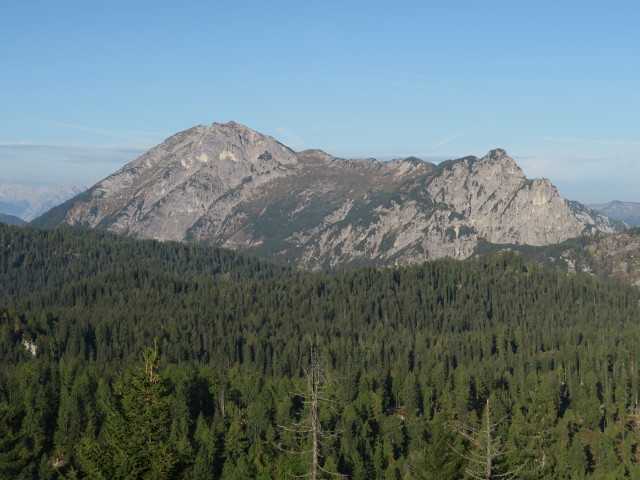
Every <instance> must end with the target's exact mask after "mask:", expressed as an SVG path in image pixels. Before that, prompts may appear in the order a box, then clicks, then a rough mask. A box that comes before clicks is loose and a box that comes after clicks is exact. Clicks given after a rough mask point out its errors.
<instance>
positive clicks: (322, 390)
mask: <svg viewBox="0 0 640 480" xmlns="http://www.w3.org/2000/svg"><path fill="white" fill-rule="evenodd" d="M302 368H303V370H304V373H305V377H306V379H307V389H306V391H305V392H300V393H298V394H297V395H298V396H299V397H300V398H302V399H303V403H304V404H305V405H307V406H308V413H307V415H306V416H305V418H304V419H303V420H302V421H301V422H299V423H295V424H293V425H292V426H291V427H287V426H283V425H279V427H280V428H281V429H282V430H284V431H287V432H291V433H293V435H294V437H295V438H296V440H297V441H298V442H299V443H305V442H308V443H310V444H311V446H310V448H309V449H308V450H299V451H293V450H290V449H286V448H284V447H283V446H282V445H281V444H278V445H277V447H278V448H279V449H281V450H283V451H285V452H287V453H293V454H298V455H310V471H309V472H308V473H306V474H304V475H301V477H305V478H310V479H311V480H321V475H322V474H326V475H329V477H344V476H345V475H342V474H340V473H337V472H331V471H328V470H326V469H325V468H324V467H323V466H322V465H321V464H320V463H321V462H320V459H321V458H322V454H321V452H320V450H321V448H320V441H321V440H322V439H324V438H335V437H337V436H338V433H337V432H332V431H327V430H325V429H324V428H323V427H322V423H321V422H320V408H321V406H328V407H330V408H332V409H334V410H336V409H337V408H336V407H337V402H335V400H333V398H331V397H330V396H329V395H327V394H326V392H327V390H328V387H329V386H330V383H331V377H330V376H329V374H328V371H327V367H326V364H325V363H324V362H323V361H322V359H321V358H320V356H319V354H318V349H317V347H316V346H314V345H311V346H310V349H309V365H308V366H307V367H304V366H303V367H302Z"/></svg>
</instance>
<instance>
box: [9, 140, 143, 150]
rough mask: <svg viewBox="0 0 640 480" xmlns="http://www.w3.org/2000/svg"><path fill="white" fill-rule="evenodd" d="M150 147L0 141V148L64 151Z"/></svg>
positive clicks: (119, 144) (122, 144) (117, 144)
mask: <svg viewBox="0 0 640 480" xmlns="http://www.w3.org/2000/svg"><path fill="white" fill-rule="evenodd" d="M151 146H152V144H151V142H149V141H148V140H147V141H146V142H145V143H141V144H134V143H111V144H89V143H49V142H3V141H0V148H13V147H16V148H21V147H24V148H29V147H32V148H65V149H78V150H82V149H92V150H127V149H131V150H139V149H141V148H145V149H148V148H150V147H151Z"/></svg>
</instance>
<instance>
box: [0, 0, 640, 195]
mask: <svg viewBox="0 0 640 480" xmlns="http://www.w3.org/2000/svg"><path fill="white" fill-rule="evenodd" d="M1 11H2V15H1V16H2V18H3V19H4V20H5V21H4V22H3V28H2V29H0V40H1V41H2V44H3V45H6V46H8V47H9V48H7V49H6V51H5V52H4V53H5V55H4V57H5V58H4V61H3V70H4V71H5V72H8V74H5V75H3V76H1V77H0V92H2V93H1V94H0V105H1V106H2V108H0V165H1V167H2V168H1V169H0V172H1V173H0V183H1V182H9V183H20V184H28V185H51V184H61V183H78V184H85V185H87V184H92V183H94V182H96V181H98V180H100V179H102V178H104V177H105V176H107V175H109V174H110V173H112V172H114V171H116V170H117V169H118V168H120V167H121V166H123V165H124V164H126V163H128V162H130V161H132V160H134V159H135V158H136V157H137V156H139V155H140V154H142V153H143V152H144V151H146V150H147V149H148V148H150V147H152V146H154V145H156V144H158V143H160V142H161V141H162V140H163V139H165V138H166V137H168V136H170V135H172V134H174V133H176V132H178V131H181V130H184V129H186V128H190V127H192V126H194V125H197V124H204V125H209V124H211V123H213V122H226V121H229V120H234V121H237V122H239V123H242V124H244V125H247V126H248V127H250V128H252V129H254V130H257V131H259V132H261V133H265V134H267V135H271V136H273V137H274V138H276V139H278V140H279V141H281V142H282V143H284V144H286V145H288V146H290V147H291V148H293V149H294V150H298V151H300V150H304V149H307V148H319V149H322V150H324V151H326V152H327V153H330V154H332V155H335V156H340V157H347V158H354V157H355V158H358V157H374V158H378V159H381V160H387V159H390V158H397V157H406V156H416V157H419V158H422V159H423V160H426V161H432V162H438V161H441V160H444V159H450V158H459V157H462V156H466V155H476V156H482V155H484V154H486V153H487V152H488V151H489V150H491V149H493V148H497V147H500V148H504V149H506V150H507V152H508V153H509V154H510V155H511V156H512V157H513V158H514V159H515V160H516V161H517V162H518V164H519V165H520V166H521V167H522V168H523V170H524V172H525V174H526V175H527V176H528V177H529V178H535V177H547V178H550V179H551V180H552V182H553V183H554V184H555V185H556V186H557V187H558V189H559V192H560V194H561V195H563V196H564V197H566V198H569V199H573V200H579V201H581V202H583V203H598V202H606V201H610V200H614V199H617V200H624V201H640V193H639V192H638V189H637V178H639V177H640V155H639V154H638V152H639V151H640V136H639V135H640V133H639V132H640V129H639V128H638V127H639V126H640V113H639V112H640V94H639V89H638V86H637V85H638V81H637V80H638V77H639V76H640V75H639V74H640V56H638V55H637V52H636V49H637V45H638V44H640V31H638V29H637V28H636V25H635V23H636V19H637V18H638V14H639V13H640V6H638V5H637V4H635V3H633V2H613V3H608V4H606V5H605V4H600V3H596V2H577V1H569V2H562V4H557V3H555V2H554V3H552V2H549V1H543V2H537V3H535V4H526V5H524V4H522V5H521V4H514V3H512V2H483V3H481V4H478V3H476V2H469V1H463V2H458V3H456V4H452V5H442V4H434V5H430V4H421V3H417V2H401V3H399V4H398V3H395V4H393V5H391V4H389V3H382V2H366V3H365V2H350V3H349V4H348V5H344V4H342V3H338V2H331V1H330V2H323V3H322V4H317V5H307V4H300V3H294V2H278V3H277V4H265V3H262V2H249V3H248V4H243V5H242V6H239V5H237V4H236V5H233V4H211V3H206V2H196V3H194V4H189V7H188V8H187V7H182V8H178V7H177V5H175V4H173V3H169V2H153V3H152V2H135V3H134V4H132V3H129V2H121V1H115V2H109V3H106V4H99V5H98V4H92V5H88V4H82V3H76V2H70V3H55V4H52V3H48V2H36V5H35V6H34V5H33V4H20V3H19V2H9V3H8V4H7V5H4V6H3V7H2V9H1Z"/></svg>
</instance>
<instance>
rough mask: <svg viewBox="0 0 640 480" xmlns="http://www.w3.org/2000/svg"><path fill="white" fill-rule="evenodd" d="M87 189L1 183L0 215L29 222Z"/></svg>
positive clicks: (79, 186) (80, 186) (70, 186)
mask: <svg viewBox="0 0 640 480" xmlns="http://www.w3.org/2000/svg"><path fill="white" fill-rule="evenodd" d="M85 189H86V187H85V186H82V185H56V186H44V187H30V186H26V185H19V184H15V183H0V213H3V214H5V215H11V216H14V217H18V218H20V219H21V220H24V221H25V222H28V221H30V220H33V219H34V218H36V217H38V216H39V215H42V214H43V213H44V212H46V211H47V210H49V209H51V208H53V207H55V206H56V205H60V204H61V203H62V202H64V201H65V200H68V199H69V198H71V197H73V196H75V195H77V194H79V193H80V192H82V191H83V190H85ZM3 221H4V220H3ZM5 223H8V222H6V221H5Z"/></svg>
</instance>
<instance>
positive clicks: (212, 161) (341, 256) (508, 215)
mask: <svg viewBox="0 0 640 480" xmlns="http://www.w3.org/2000/svg"><path fill="white" fill-rule="evenodd" d="M59 223H66V224H71V225H85V226H89V227H97V228H105V229H108V230H112V231H115V232H120V233H123V234H126V235H131V236H135V237H140V238H155V239H160V240H186V241H194V242H199V243H208V244H214V245H220V246H225V247H229V248H235V249H242V250H247V251H251V252H255V253H258V254H261V255H264V256H267V257H271V258H278V259H282V260H285V261H290V262H293V263H297V264H299V265H301V266H304V267H306V268H322V267H335V266H345V265H358V264H363V263H376V264H383V265H391V264H408V263H415V262H421V261H425V260H429V259H434V258H438V257H443V256H451V257H454V258H466V257H468V256H470V255H472V254H473V252H474V251H475V249H476V247H477V245H478V240H479V238H484V239H485V240H487V241H489V242H492V243H500V244H514V243H516V244H517V243H520V244H530V245H548V244H551V243H557V242H561V241H563V240H566V239H567V238H570V237H575V236H577V235H579V234H580V233H582V232H584V231H589V230H593V229H597V230H601V231H604V232H611V231H614V230H615V229H616V228H617V227H618V225H616V224H615V223H614V222H611V221H609V220H608V219H607V218H606V217H604V216H602V215H599V214H597V213H596V212H594V211H592V210H590V209H588V208H587V207H584V206H582V205H580V204H576V203H575V202H567V201H565V200H564V199H563V198H561V197H560V196H559V195H558V193H557V191H556V189H555V187H554V186H553V185H552V184H551V183H550V182H549V180H546V179H536V180H528V179H526V178H525V176H524V174H523V173H522V170H520V168H519V167H518V166H517V165H516V163H515V162H514V161H513V160H512V159H511V158H509V157H508V156H507V154H506V152H505V151H504V150H499V149H498V150H493V151H491V152H489V153H488V154H487V155H486V156H485V157H483V158H481V159H478V158H476V157H466V158H463V159H459V160H452V161H448V162H444V163H442V164H439V165H434V164H431V163H428V162H423V161H421V160H419V159H417V158H408V159H398V160H393V161H390V162H378V161H376V160H373V159H361V160H344V159H339V158H335V157H332V156H331V155H328V154H326V153H324V152H321V151H319V150H308V151H304V152H299V153H296V152H294V151H292V150H291V149H289V148H287V147H285V146H284V145H282V144H281V143H279V142H278V141H276V140H275V139H273V138H271V137H268V136H266V135H262V134H260V133H257V132H255V131H253V130H250V129H249V128H247V127H244V126H242V125H239V124H237V123H234V122H230V123H227V124H213V125H212V126H210V127H205V126H198V127H194V128H192V129H189V130H186V131H184V132H181V133H178V134H176V135H174V136H172V137H170V138H168V139H167V140H166V141H165V142H163V143H162V144H160V145H158V146H157V147H155V148H153V149H151V150H150V151H149V152H147V153H146V154H144V155H143V156H141V157H140V158H138V159H137V160H135V161H133V162H132V163H130V164H128V165H126V166H125V167H123V168H122V169H120V170H119V171H117V172H115V173H114V174H112V175H110V176H109V177H107V178H106V179H104V180H103V181H101V182H99V183H98V184H96V185H95V186H93V187H92V188H91V189H89V190H88V191H87V192H84V193H83V194H81V195H79V196H78V197H76V198H75V199H74V200H73V201H70V202H67V204H65V205H63V206H61V207H58V208H57V209H54V210H52V211H51V212H50V213H49V214H45V215H44V216H43V217H41V218H40V219H38V220H37V221H36V222H35V224H36V225H51V224H59Z"/></svg>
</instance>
